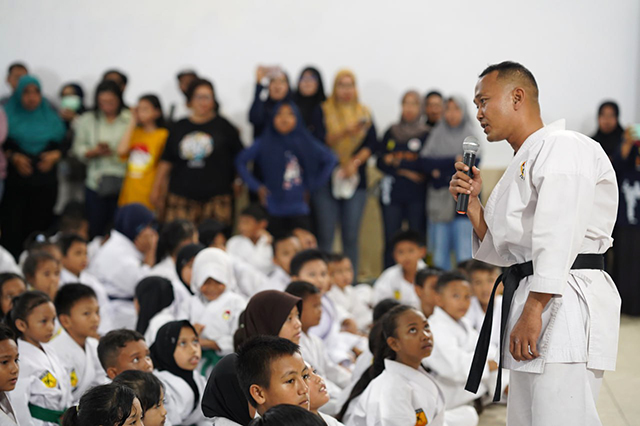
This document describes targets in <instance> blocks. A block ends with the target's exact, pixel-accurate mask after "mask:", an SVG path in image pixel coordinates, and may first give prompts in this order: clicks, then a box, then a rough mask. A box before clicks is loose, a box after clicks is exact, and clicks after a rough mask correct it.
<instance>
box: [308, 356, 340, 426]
mask: <svg viewBox="0 0 640 426" xmlns="http://www.w3.org/2000/svg"><path fill="white" fill-rule="evenodd" d="M305 362H306V361H305ZM306 364H307V367H308V368H309V371H311V374H310V377H309V411H311V412H312V413H313V414H316V415H318V416H320V417H321V418H322V420H324V422H325V423H326V424H327V426H340V425H342V423H340V422H339V421H338V420H336V419H335V418H334V417H331V416H330V415H328V414H325V413H321V412H319V411H318V410H319V409H320V408H322V407H324V406H325V405H326V404H328V403H329V401H330V400H331V394H330V392H329V391H328V389H327V385H326V383H325V381H324V379H323V378H322V376H321V375H320V373H319V372H318V370H317V369H316V368H314V366H313V364H310V363H309V362H306Z"/></svg>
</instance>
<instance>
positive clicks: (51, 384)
mask: <svg viewBox="0 0 640 426" xmlns="http://www.w3.org/2000/svg"><path fill="white" fill-rule="evenodd" d="M40 381H41V382H42V383H44V385H45V386H46V387H48V388H50V389H51V388H55V387H56V385H57V384H58V381H57V380H56V378H55V377H53V374H51V373H50V372H49V371H45V372H44V373H42V375H41V376H40Z"/></svg>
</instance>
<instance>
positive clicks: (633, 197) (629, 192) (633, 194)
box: [622, 179, 640, 225]
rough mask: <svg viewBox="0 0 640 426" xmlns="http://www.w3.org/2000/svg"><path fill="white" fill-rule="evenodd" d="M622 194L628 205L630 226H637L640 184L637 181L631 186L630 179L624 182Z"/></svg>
mask: <svg viewBox="0 0 640 426" xmlns="http://www.w3.org/2000/svg"><path fill="white" fill-rule="evenodd" d="M622 193H623V194H624V200H625V201H626V204H627V220H628V221H629V224H630V225H637V224H638V218H637V217H636V205H637V204H638V201H640V182H638V181H636V182H634V183H633V185H631V183H630V182H629V180H628V179H625V180H624V182H622Z"/></svg>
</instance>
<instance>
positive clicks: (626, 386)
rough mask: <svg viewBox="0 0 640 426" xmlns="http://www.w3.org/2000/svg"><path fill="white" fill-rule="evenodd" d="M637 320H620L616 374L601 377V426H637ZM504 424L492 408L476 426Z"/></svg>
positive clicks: (498, 411) (639, 410) (639, 372)
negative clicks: (602, 378)
mask: <svg viewBox="0 0 640 426" xmlns="http://www.w3.org/2000/svg"><path fill="white" fill-rule="evenodd" d="M638 389H640V318H632V317H622V321H621V324H620V344H619V346H618V364H617V370H616V371H613V372H611V371H608V372H606V373H605V375H604V380H603V383H602V389H601V391H600V398H599V400H598V413H600V420H602V424H603V426H638V425H640V397H639V396H638V395H639V392H638ZM505 423H506V408H505V407H504V406H499V405H494V406H491V407H489V408H488V409H486V410H485V411H484V413H482V415H481V416H480V426H498V425H504V424H505Z"/></svg>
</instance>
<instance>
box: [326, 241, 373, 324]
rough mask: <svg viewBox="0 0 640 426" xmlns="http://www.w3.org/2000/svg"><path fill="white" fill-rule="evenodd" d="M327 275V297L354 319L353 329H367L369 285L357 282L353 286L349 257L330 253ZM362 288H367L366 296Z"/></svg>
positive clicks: (369, 318)
mask: <svg viewBox="0 0 640 426" xmlns="http://www.w3.org/2000/svg"><path fill="white" fill-rule="evenodd" d="M327 265H328V267H329V277H330V278H331V288H330V289H329V291H328V292H327V297H328V298H329V299H331V301H333V303H334V304H335V305H336V307H338V309H341V310H342V311H344V312H347V313H348V314H349V315H350V316H351V317H353V321H355V330H361V331H368V330H369V327H371V307H370V305H369V303H368V300H369V299H371V297H372V295H371V286H370V285H368V284H359V285H357V286H353V285H352V283H353V274H354V272H353V265H352V264H351V259H349V258H348V257H347V256H345V255H344V254H337V253H335V254H331V255H329V257H328V262H327ZM363 289H366V290H367V294H368V297H367V296H365V295H363V291H362V290H363Z"/></svg>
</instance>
